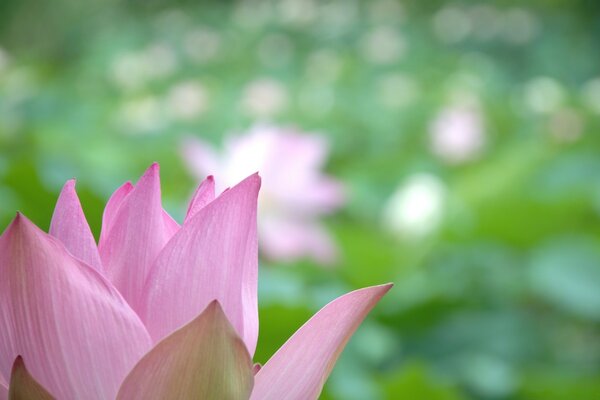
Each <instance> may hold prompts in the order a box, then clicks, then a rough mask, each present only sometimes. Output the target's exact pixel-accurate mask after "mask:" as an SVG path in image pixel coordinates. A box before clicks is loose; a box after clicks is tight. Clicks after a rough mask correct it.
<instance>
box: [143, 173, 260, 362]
mask: <svg viewBox="0 0 600 400" xmlns="http://www.w3.org/2000/svg"><path fill="white" fill-rule="evenodd" d="M259 188H260V177H259V176H258V174H255V175H252V176H250V177H248V178H246V179H245V180H244V181H242V182H241V183H239V184H238V185H237V186H235V187H233V188H232V189H230V190H228V191H227V192H225V193H223V194H222V195H221V196H219V197H218V198H217V199H216V200H214V201H213V202H212V203H210V204H208V205H207V206H205V207H204V208H203V209H201V210H200V211H198V212H197V213H196V215H195V216H194V217H192V218H191V219H190V220H189V221H188V222H187V223H186V224H184V225H183V227H182V228H181V230H180V231H179V232H178V233H177V234H176V235H175V236H174V237H173V239H171V241H170V242H169V243H168V244H167V245H166V246H165V248H164V250H163V251H162V252H161V253H160V255H159V256H158V258H157V260H156V263H155V264H154V265H153V267H152V272H151V273H150V276H149V277H148V281H147V282H146V288H145V290H144V293H145V295H146V296H147V297H146V304H145V308H144V312H142V313H141V314H140V315H141V316H142V320H143V321H144V323H145V324H146V326H147V327H148V331H149V332H150V335H151V336H152V338H153V339H154V340H155V341H157V340H160V339H161V338H163V337H165V336H166V335H168V334H170V333H171V332H173V331H174V330H175V329H177V328H179V327H181V326H182V325H184V324H186V323H187V322H189V321H191V320H192V319H193V318H194V317H196V315H198V313H199V312H200V311H202V310H203V309H204V308H205V307H206V306H207V305H208V303H210V302H211V301H212V300H214V299H217V300H218V301H219V302H220V303H221V304H222V305H223V309H224V310H225V314H226V315H227V317H228V318H229V320H230V321H231V324H232V325H233V326H234V328H235V329H236V331H237V333H238V334H239V335H240V336H241V337H242V338H243V339H244V342H245V343H246V345H247V346H248V351H249V352H250V354H253V353H254V349H255V348H256V340H257V337H258V305H257V299H256V291H257V275H258V254H257V252H258V245H257V239H256V201H257V197H258V190H259Z"/></svg>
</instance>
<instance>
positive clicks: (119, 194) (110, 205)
mask: <svg viewBox="0 0 600 400" xmlns="http://www.w3.org/2000/svg"><path fill="white" fill-rule="evenodd" d="M132 190H133V185H132V184H131V182H125V183H124V184H123V185H121V186H120V187H119V188H118V189H117V190H115V192H114V193H113V194H112V196H110V199H108V202H107V203H106V207H104V213H103V214H102V231H101V232H100V243H103V242H105V241H106V239H107V238H108V232H110V230H111V229H112V226H113V223H114V222H115V217H116V215H117V211H119V208H120V207H121V204H122V203H123V199H125V197H126V196H127V195H128V194H129V193H130V192H131V191H132Z"/></svg>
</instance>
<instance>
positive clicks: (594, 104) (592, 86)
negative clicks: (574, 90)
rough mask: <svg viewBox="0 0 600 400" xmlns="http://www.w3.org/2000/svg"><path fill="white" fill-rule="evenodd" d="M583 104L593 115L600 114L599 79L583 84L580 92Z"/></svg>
mask: <svg viewBox="0 0 600 400" xmlns="http://www.w3.org/2000/svg"><path fill="white" fill-rule="evenodd" d="M581 97H582V100H583V103H584V104H585V105H586V106H587V107H588V108H589V109H590V110H592V111H593V112H594V113H596V114H600V77H599V78H594V79H592V80H590V81H588V82H586V83H585V85H584V86H583V88H582V90H581Z"/></svg>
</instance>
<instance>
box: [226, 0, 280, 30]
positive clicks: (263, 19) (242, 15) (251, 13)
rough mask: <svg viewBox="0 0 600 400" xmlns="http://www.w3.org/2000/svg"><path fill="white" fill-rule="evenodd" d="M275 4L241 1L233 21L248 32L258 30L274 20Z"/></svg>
mask: <svg viewBox="0 0 600 400" xmlns="http://www.w3.org/2000/svg"><path fill="white" fill-rule="evenodd" d="M274 16H275V15H274V12H273V4H271V3H270V2H267V1H239V2H237V4H236V5H235V8H234V9H233V15H232V19H233V21H234V22H235V23H237V24H238V25H239V26H241V27H243V28H245V29H248V30H258V29H260V28H261V27H262V26H264V25H266V24H267V22H268V21H269V20H270V19H271V18H273V17H274Z"/></svg>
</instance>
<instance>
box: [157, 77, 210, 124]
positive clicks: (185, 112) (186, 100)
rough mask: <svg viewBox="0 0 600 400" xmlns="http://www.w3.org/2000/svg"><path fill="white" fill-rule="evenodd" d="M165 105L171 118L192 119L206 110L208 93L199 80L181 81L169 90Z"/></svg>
mask: <svg viewBox="0 0 600 400" xmlns="http://www.w3.org/2000/svg"><path fill="white" fill-rule="evenodd" d="M166 105H167V109H168V111H169V113H170V115H171V116H172V117H173V118H175V119H180V120H189V119H193V118H196V117H198V116H200V115H201V114H202V113H204V111H206V108H207V107H208V94H207V92H206V89H205V88H204V86H202V85H201V84H200V83H199V82H196V81H185V82H181V83H178V84H177V85H175V86H173V87H172V88H171V90H170V91H169V94H168V95H167V99H166Z"/></svg>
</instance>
